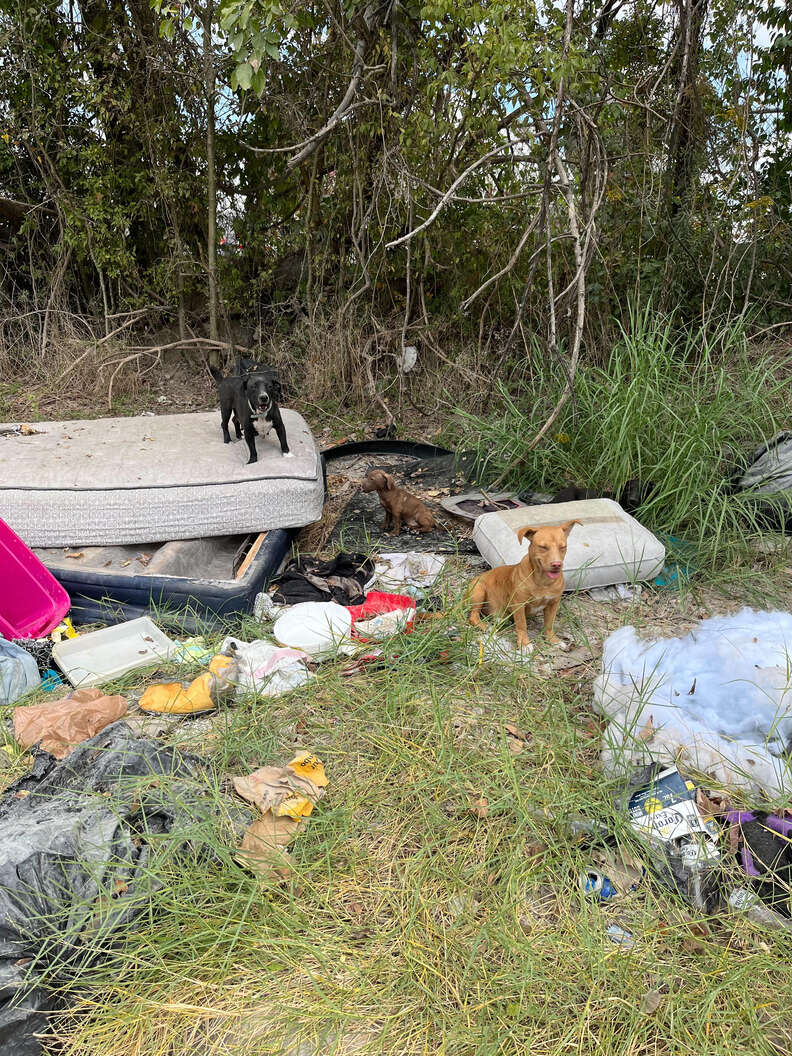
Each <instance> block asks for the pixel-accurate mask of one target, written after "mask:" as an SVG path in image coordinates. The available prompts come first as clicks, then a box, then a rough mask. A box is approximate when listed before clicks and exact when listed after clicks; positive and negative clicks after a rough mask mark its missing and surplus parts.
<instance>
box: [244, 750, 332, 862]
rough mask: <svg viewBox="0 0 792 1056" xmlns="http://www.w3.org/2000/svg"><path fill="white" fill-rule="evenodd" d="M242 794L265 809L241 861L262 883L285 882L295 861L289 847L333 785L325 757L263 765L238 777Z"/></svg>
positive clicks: (251, 829) (250, 832)
mask: <svg viewBox="0 0 792 1056" xmlns="http://www.w3.org/2000/svg"><path fill="white" fill-rule="evenodd" d="M233 784H234V788H235V790H236V791H237V793H238V794H239V795H240V796H241V797H242V798H243V799H244V800H246V801H247V802H248V803H252V804H253V805H254V806H256V807H258V809H259V810H260V811H261V817H259V818H257V819H256V820H255V821H254V822H253V823H252V824H251V825H250V826H248V828H247V829H246V830H245V833H244V835H243V837H242V842H241V844H240V848H239V849H240V852H242V853H241V854H240V855H239V858H238V860H239V861H240V862H241V863H242V864H243V865H245V866H246V867H247V868H248V869H250V870H251V871H252V872H254V873H256V874H257V875H258V876H259V877H260V878H261V879H262V880H271V879H278V880H283V879H285V877H286V876H287V875H288V872H289V868H290V864H291V859H290V858H289V853H288V851H287V850H286V847H287V846H288V845H289V843H290V842H291V841H292V839H293V838H294V837H295V836H296V834H297V832H298V830H299V829H300V827H301V826H302V824H303V823H304V821H305V819H306V818H307V817H309V816H310V814H311V813H312V811H313V808H314V805H315V804H316V803H317V802H318V801H319V800H320V799H321V798H322V797H323V796H324V794H325V788H326V787H327V785H328V784H329V782H328V779H327V775H326V774H325V771H324V766H323V764H322V762H321V760H320V759H318V758H317V757H316V756H315V755H312V754H311V753H310V752H306V751H301V752H298V753H297V755H296V756H295V757H294V759H292V761H291V762H290V763H289V764H288V765H287V766H262V767H261V768H260V769H258V770H254V771H253V773H252V774H247V775H246V776H244V777H234V778H233Z"/></svg>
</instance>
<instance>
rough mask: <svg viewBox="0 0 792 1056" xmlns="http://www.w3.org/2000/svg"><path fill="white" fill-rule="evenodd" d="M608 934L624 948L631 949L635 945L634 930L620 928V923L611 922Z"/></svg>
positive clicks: (612, 940)
mask: <svg viewBox="0 0 792 1056" xmlns="http://www.w3.org/2000/svg"><path fill="white" fill-rule="evenodd" d="M606 934H607V936H608V938H609V939H610V940H611V942H615V943H616V945H617V946H622V947H624V949H630V948H631V947H632V946H634V945H635V939H634V938H633V934H632V932H631V931H626V930H625V929H624V928H620V927H619V925H618V924H610V925H609V926H608V930H607V933H606Z"/></svg>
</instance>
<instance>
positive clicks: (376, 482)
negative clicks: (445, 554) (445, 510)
mask: <svg viewBox="0 0 792 1056" xmlns="http://www.w3.org/2000/svg"><path fill="white" fill-rule="evenodd" d="M360 490H361V491H376V492H377V494H378V495H379V500H380V502H381V503H382V508H383V509H384V510H385V521H384V522H383V525H382V530H383V531H385V532H387V530H388V528H390V526H391V524H392V525H393V532H392V534H393V535H398V534H399V532H400V531H401V527H402V522H404V524H405V526H406V527H407V528H417V529H418V531H419V532H431V531H433V530H434V529H435V528H436V527H437V521H436V520H435V519H434V517H433V516H432V514H431V513H430V512H429V510H428V509H427V507H426V506H424V504H423V503H422V502H421V500H420V499H416V497H415V496H414V495H411V494H410V493H409V491H405V490H404V489H403V488H397V487H396V481H395V480H394V479H393V477H392V476H391V475H390V473H383V471H382V470H381V469H372V470H370V471H369V473H368V474H367V475H366V479H365V480H364V481H363V483H362V484H361V485H360Z"/></svg>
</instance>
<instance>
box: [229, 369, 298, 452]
mask: <svg viewBox="0 0 792 1056" xmlns="http://www.w3.org/2000/svg"><path fill="white" fill-rule="evenodd" d="M248 364H249V365H250V366H252V367H253V368H254V369H252V370H251V369H247V368H246V365H248ZM209 371H210V373H211V375H212V377H213V378H214V380H215V382H216V383H217V392H218V395H219V396H220V419H221V426H222V429H223V443H225V444H230V443H231V437H230V435H229V432H228V422H229V419H230V418H231V416H232V415H233V418H234V431H235V432H236V435H237V440H241V439H242V435H243V433H244V437H245V441H246V442H247V445H248V451H249V452H250V458H249V459H248V465H250V463H251V462H257V461H258V454H257V452H256V430H255V427H254V425H253V423H254V422H255V421H256V420H257V419H258V418H263V419H264V420H265V421H267V422H269V428H268V429H267V430H266V432H265V433H264V436H266V435H267V433H269V431H270V429H272V428H274V429H275V432H276V433H277V434H278V440H279V441H280V447H281V454H282V455H286V456H290V452H289V443H288V441H287V439H286V428H285V426H284V424H283V419H282V418H281V413H280V407H278V398H279V396H280V394H281V391H282V390H281V384H280V380H279V378H278V375H277V373H276V372H275V371H274V370H271V369H270V368H268V367H262V366H261V364H258V363H251V361H250V360H244V359H242V360H240V361H239V364H238V371H239V372H238V373H237V374H235V375H231V376H230V377H228V378H224V377H223V375H222V374H221V373H220V371H219V370H216V369H215V368H214V367H211V366H210V367H209Z"/></svg>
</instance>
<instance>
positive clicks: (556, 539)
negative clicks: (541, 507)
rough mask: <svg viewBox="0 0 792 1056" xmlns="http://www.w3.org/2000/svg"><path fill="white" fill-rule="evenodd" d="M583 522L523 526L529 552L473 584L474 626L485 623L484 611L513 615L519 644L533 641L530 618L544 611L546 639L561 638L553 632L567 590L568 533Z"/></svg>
mask: <svg viewBox="0 0 792 1056" xmlns="http://www.w3.org/2000/svg"><path fill="white" fill-rule="evenodd" d="M576 524H580V521H565V522H564V524H559V525H546V526H544V527H541V528H533V527H531V526H528V527H527V528H520V529H519V531H518V532H517V539H518V540H519V541H520V542H522V541H523V539H528V540H529V541H530V545H529V547H528V553H527V554H526V555H525V557H524V558H523V559H522V561H519V562H518V563H517V564H516V565H499V566H498V567H497V568H491V569H490V570H489V572H484V573H482V574H481V575H480V576H477V577H476V579H474V580H473V582H472V583H471V584H470V593H469V602H470V615H469V617H468V622H469V623H471V624H472V625H473V626H474V627H478V626H479V624H480V623H481V615H482V613H485V614H490V615H493V616H501V615H507V614H508V615H510V616H511V617H512V618H513V620H514V625H515V627H516V629H517V645H518V646H519V648H521V649H522V648H524V647H526V646H529V645H530V644H531V641H530V639H529V637H528V628H527V626H526V619H527V617H528V616H535V615H536V614H537V613H539V612H543V613H544V633H545V638H547V640H548V642H550V643H551V644H556V643H557V642H558V641H559V639H558V637H557V636H556V634H555V633H554V631H553V624H554V623H555V616H556V612H557V611H558V606H559V605H560V604H561V595H562V593H563V591H564V576H563V572H562V571H561V570H562V568H563V566H564V557H565V556H566V549H567V536H568V535H569V533H570V532H571V531H572V528H573V526H574V525H576Z"/></svg>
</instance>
